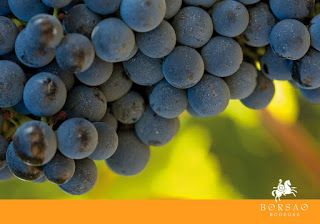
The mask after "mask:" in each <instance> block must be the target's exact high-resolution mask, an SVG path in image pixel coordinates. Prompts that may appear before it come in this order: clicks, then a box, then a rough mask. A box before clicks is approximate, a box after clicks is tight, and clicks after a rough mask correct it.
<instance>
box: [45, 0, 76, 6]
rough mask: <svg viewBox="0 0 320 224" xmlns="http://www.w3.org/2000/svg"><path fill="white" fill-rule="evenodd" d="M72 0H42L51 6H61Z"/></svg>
mask: <svg viewBox="0 0 320 224" xmlns="http://www.w3.org/2000/svg"><path fill="white" fill-rule="evenodd" d="M71 1H72V0H42V2H43V3H44V4H46V5H47V6H49V7H52V8H62V7H65V6H67V5H68V4H70V3H71Z"/></svg>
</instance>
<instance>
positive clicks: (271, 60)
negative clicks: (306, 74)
mask: <svg viewBox="0 0 320 224" xmlns="http://www.w3.org/2000/svg"><path fill="white" fill-rule="evenodd" d="M260 64H261V70H262V72H263V74H264V75H265V76H267V77H268V78H269V79H274V80H290V79H292V77H291V73H290V69H289V60H286V59H283V58H280V57H279V56H277V55H276V54H275V53H274V52H273V51H272V49H271V48H268V50H267V52H266V53H265V54H264V55H263V56H262V57H261V59H260Z"/></svg>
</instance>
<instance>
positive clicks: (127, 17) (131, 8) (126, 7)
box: [120, 0, 166, 32]
mask: <svg viewBox="0 0 320 224" xmlns="http://www.w3.org/2000/svg"><path fill="white" fill-rule="evenodd" d="M120 14H121V18H122V20H123V21H124V22H125V23H126V24H127V25H128V26H130V27H131V29H133V30H135V31H137V32H148V31H151V30H153V29H155V28H156V27H157V26H159V25H160V23H161V22H162V20H163V19H164V16H165V14H166V1H165V0H135V1H132V0H122V1H121V5H120Z"/></svg>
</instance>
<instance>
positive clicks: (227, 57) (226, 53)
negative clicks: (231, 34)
mask: <svg viewBox="0 0 320 224" xmlns="http://www.w3.org/2000/svg"><path fill="white" fill-rule="evenodd" d="M201 56H202V58H203V60H204V64H205V69H206V71H207V72H209V73H210V74H212V75H215V76H218V77H227V76H230V75H232V74H234V73H235V72H236V71H238V69H239V68H240V65H241V63H242V60H243V53H242V49H241V47H240V45H239V44H238V42H236V41H235V40H233V39H231V38H228V37H222V36H217V37H214V38H212V39H211V40H210V41H209V43H207V44H206V45H205V46H204V47H203V48H202V50H201Z"/></svg>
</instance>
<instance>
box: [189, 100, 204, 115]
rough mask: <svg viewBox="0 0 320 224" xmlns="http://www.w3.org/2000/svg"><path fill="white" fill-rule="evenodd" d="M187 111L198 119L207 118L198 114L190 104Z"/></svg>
mask: <svg viewBox="0 0 320 224" xmlns="http://www.w3.org/2000/svg"><path fill="white" fill-rule="evenodd" d="M187 111H188V113H189V114H190V115H191V116H193V117H196V118H204V117H205V116H203V115H200V114H198V113H197V112H196V111H195V110H194V109H193V108H192V107H191V105H190V103H188V106H187Z"/></svg>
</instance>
